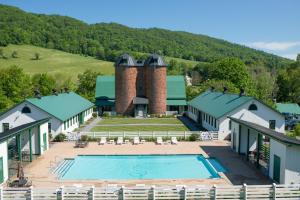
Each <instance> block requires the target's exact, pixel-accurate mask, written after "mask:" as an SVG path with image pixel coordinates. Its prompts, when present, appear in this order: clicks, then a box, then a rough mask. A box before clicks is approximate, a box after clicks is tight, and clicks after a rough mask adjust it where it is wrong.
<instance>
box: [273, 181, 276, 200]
mask: <svg viewBox="0 0 300 200" xmlns="http://www.w3.org/2000/svg"><path fill="white" fill-rule="evenodd" d="M273 199H276V183H273Z"/></svg>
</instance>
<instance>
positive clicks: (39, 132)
mask: <svg viewBox="0 0 300 200" xmlns="http://www.w3.org/2000/svg"><path fill="white" fill-rule="evenodd" d="M37 129H38V145H39V146H38V147H39V155H42V147H41V130H40V125H38V127H37Z"/></svg>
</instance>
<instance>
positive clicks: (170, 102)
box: [167, 99, 186, 106]
mask: <svg viewBox="0 0 300 200" xmlns="http://www.w3.org/2000/svg"><path fill="white" fill-rule="evenodd" d="M167 106H186V100H185V99H172V100H168V99H167Z"/></svg>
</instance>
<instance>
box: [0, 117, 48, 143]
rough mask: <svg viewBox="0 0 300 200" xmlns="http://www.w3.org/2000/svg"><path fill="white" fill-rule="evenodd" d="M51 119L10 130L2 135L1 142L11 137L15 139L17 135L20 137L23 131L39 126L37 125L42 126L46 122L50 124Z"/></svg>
mask: <svg viewBox="0 0 300 200" xmlns="http://www.w3.org/2000/svg"><path fill="white" fill-rule="evenodd" d="M49 119H50V118H45V119H41V120H37V121H34V122H30V123H27V124H23V125H20V126H17V127H14V128H12V129H9V130H7V131H5V132H2V133H0V142H2V141H5V140H7V139H9V138H11V137H14V136H16V135H18V134H19V133H20V132H22V131H25V130H27V129H30V128H32V127H34V126H37V125H40V124H43V123H45V122H48V121H49Z"/></svg>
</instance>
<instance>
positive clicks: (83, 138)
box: [80, 135, 89, 141]
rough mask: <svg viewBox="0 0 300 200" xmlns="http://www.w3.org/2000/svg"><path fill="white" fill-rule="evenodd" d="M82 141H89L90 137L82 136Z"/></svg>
mask: <svg viewBox="0 0 300 200" xmlns="http://www.w3.org/2000/svg"><path fill="white" fill-rule="evenodd" d="M80 140H81V141H89V136H87V135H82V136H81V138H80Z"/></svg>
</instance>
